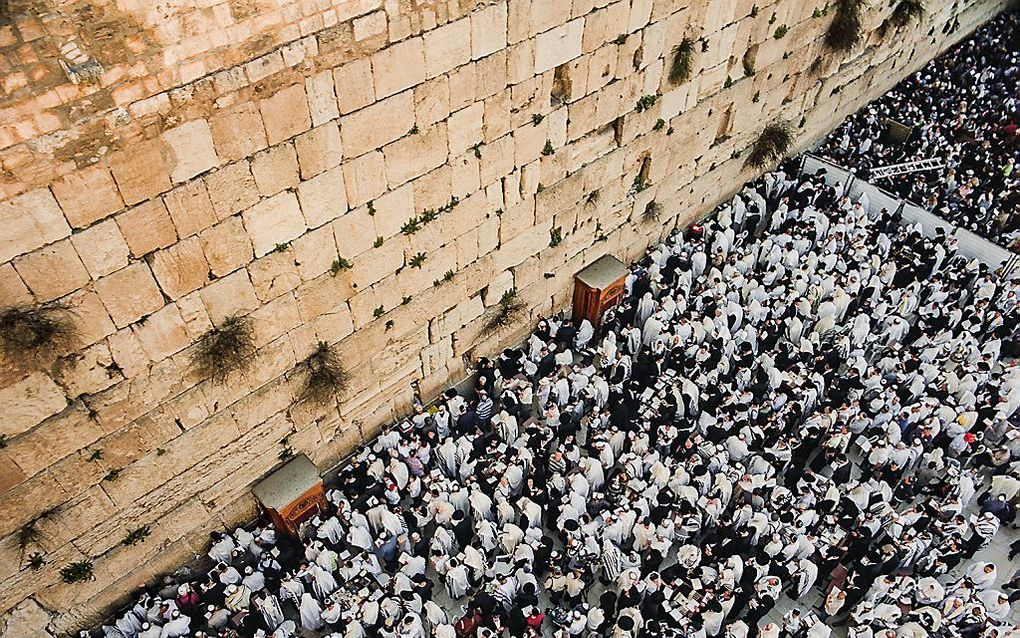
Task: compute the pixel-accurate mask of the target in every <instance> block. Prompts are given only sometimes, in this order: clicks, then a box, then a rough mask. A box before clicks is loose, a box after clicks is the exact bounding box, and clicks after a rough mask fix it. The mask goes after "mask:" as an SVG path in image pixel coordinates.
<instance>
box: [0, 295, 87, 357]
mask: <svg viewBox="0 0 1020 638" xmlns="http://www.w3.org/2000/svg"><path fill="white" fill-rule="evenodd" d="M76 334H77V331H76V329H75V325H74V321H73V320H72V314H71V311H70V310H69V309H68V308H67V306H65V305H63V304H48V305H40V306H11V307H8V308H4V309H3V310H0V349H2V351H3V354H4V357H5V358H7V359H10V360H11V361H14V362H17V363H21V364H28V363H34V362H37V361H39V360H40V359H42V358H46V357H49V356H52V355H56V354H59V353H62V352H64V351H66V350H67V349H69V348H70V347H71V346H72V345H74V341H75V338H76Z"/></svg>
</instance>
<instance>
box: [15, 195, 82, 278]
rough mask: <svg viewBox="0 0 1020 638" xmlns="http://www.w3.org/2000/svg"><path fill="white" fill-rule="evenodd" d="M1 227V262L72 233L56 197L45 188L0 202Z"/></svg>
mask: <svg viewBox="0 0 1020 638" xmlns="http://www.w3.org/2000/svg"><path fill="white" fill-rule="evenodd" d="M0 228H3V232H2V233H0V262H4V261H9V260H10V259H11V258H12V257H17V256H18V255H23V254H25V253H27V252H30V251H33V250H35V249H36V248H39V247H40V246H44V245H46V244H48V243H50V242H53V241H57V240H58V239H62V238H64V237H67V236H68V235H70V234H71V228H70V227H69V226H68V225H67V221H66V220H65V219H64V214H63V213H62V212H61V210H60V206H58V205H57V200H55V199H54V198H53V194H52V193H50V191H49V190H48V189H45V188H40V189H39V190H34V191H30V192H28V193H25V194H24V195H19V196H18V197H15V198H13V199H9V200H7V201H6V202H0Z"/></svg>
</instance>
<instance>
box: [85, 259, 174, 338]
mask: <svg viewBox="0 0 1020 638" xmlns="http://www.w3.org/2000/svg"><path fill="white" fill-rule="evenodd" d="M96 292H97V293H99V298H100V299H102V300H103V305H104V306H106V310H107V311H108V312H109V313H110V317H111V318H112V319H113V323H114V325H116V326H117V327H118V328H121V327H123V326H126V325H128V324H131V323H134V322H135V321H138V320H139V319H141V318H142V317H143V316H145V315H147V314H150V313H153V312H155V311H156V310H159V309H160V308H161V307H162V306H163V295H162V294H161V293H160V292H159V287H157V286H156V281H155V279H153V277H152V272H151V271H149V268H148V266H146V265H145V264H144V263H141V262H135V263H134V264H131V265H130V266H128V267H127V268H122V269H120V270H118V271H117V272H115V273H113V274H111V275H107V276H106V277H103V278H102V279H100V280H98V281H96Z"/></svg>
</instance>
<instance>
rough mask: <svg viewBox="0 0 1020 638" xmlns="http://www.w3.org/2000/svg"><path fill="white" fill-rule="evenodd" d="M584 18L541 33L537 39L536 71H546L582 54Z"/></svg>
mask: <svg viewBox="0 0 1020 638" xmlns="http://www.w3.org/2000/svg"><path fill="white" fill-rule="evenodd" d="M583 37H584V18H577V19H575V20H571V21H570V22H568V23H566V24H564V25H563V26H561V27H557V28H555V29H552V30H551V31H547V32H545V33H540V34H539V35H538V37H537V38H536V40H535V73H545V72H546V71H548V70H549V69H552V68H555V67H557V66H559V65H561V64H563V63H565V62H568V61H570V60H573V59H574V58H576V57H578V56H579V55H581V39H582V38H583Z"/></svg>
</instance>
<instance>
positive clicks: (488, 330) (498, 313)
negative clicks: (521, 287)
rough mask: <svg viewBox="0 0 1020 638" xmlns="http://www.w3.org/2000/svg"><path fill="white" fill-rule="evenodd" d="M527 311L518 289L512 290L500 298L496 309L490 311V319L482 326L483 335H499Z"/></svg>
mask: <svg viewBox="0 0 1020 638" xmlns="http://www.w3.org/2000/svg"><path fill="white" fill-rule="evenodd" d="M526 309H527V306H526V305H525V304H524V302H523V301H521V299H520V296H519V295H518V294H517V289H516V288H511V289H510V290H507V291H506V292H504V293H503V295H502V296H501V297H500V298H499V303H497V304H496V307H495V308H493V309H492V310H490V311H489V317H488V318H487V319H486V320H485V324H484V325H483V326H482V334H486V335H488V334H493V333H497V332H499V331H501V330H503V329H504V328H506V327H508V326H510V325H512V324H513V323H514V322H515V321H517V319H518V318H520V316H521V315H522V314H524V311H525V310H526Z"/></svg>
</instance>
